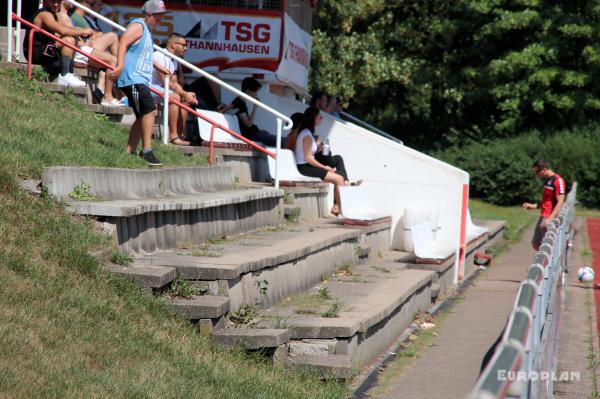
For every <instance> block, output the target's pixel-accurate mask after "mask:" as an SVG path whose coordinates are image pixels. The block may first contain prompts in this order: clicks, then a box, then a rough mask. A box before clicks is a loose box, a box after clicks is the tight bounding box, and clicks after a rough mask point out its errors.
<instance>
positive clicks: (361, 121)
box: [340, 111, 404, 145]
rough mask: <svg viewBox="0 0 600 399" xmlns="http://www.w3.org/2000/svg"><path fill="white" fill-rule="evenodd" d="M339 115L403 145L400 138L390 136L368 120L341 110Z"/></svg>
mask: <svg viewBox="0 0 600 399" xmlns="http://www.w3.org/2000/svg"><path fill="white" fill-rule="evenodd" d="M340 114H341V115H343V116H345V117H346V118H348V119H350V120H352V121H353V122H355V123H357V124H359V125H362V126H363V127H365V128H367V129H369V130H373V131H374V132H375V133H377V134H379V135H380V136H383V137H385V138H386V139H389V140H392V141H395V142H396V143H398V144H400V145H404V142H403V141H402V140H400V139H399V138H397V137H394V136H392V135H391V134H389V133H387V132H384V131H383V130H381V129H379V128H377V127H375V126H373V125H371V124H370V123H368V122H365V121H363V120H362V119H359V118H357V117H356V116H354V115H352V114H349V113H347V112H345V111H341V112H340Z"/></svg>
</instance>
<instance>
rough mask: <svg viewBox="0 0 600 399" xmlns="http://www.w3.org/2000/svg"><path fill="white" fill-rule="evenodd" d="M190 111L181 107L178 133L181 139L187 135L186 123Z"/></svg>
mask: <svg viewBox="0 0 600 399" xmlns="http://www.w3.org/2000/svg"><path fill="white" fill-rule="evenodd" d="M187 117H188V112H187V110H185V109H183V108H180V109H179V123H178V124H177V135H178V136H179V138H180V139H183V138H184V137H185V124H186V122H187Z"/></svg>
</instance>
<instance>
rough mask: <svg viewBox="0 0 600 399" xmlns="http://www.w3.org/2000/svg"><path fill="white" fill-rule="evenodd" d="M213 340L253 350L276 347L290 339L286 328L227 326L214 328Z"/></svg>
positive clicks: (217, 342) (224, 344)
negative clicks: (219, 328)
mask: <svg viewBox="0 0 600 399" xmlns="http://www.w3.org/2000/svg"><path fill="white" fill-rule="evenodd" d="M212 337H213V341H214V342H215V343H216V344H219V345H223V346H241V347H243V348H245V349H249V350H254V349H261V348H277V347H279V346H281V345H284V344H286V343H287V342H288V341H289V340H290V335H289V332H288V330H287V329H280V328H279V329H276V328H269V329H266V328H265V329H252V328H227V329H221V330H214V331H213V333H212Z"/></svg>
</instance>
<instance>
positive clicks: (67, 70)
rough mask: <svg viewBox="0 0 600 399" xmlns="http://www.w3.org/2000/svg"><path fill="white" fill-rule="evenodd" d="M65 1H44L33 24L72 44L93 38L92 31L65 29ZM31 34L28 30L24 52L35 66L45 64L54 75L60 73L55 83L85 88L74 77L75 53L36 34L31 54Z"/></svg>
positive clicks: (44, 36)
mask: <svg viewBox="0 0 600 399" xmlns="http://www.w3.org/2000/svg"><path fill="white" fill-rule="evenodd" d="M61 4H62V0H58V1H56V0H44V3H43V7H42V8H40V9H39V10H37V11H36V12H35V13H34V14H33V16H32V17H31V22H32V23H33V24H34V25H36V26H39V27H40V28H42V29H44V30H46V31H48V32H50V33H52V34H55V35H57V36H60V37H61V39H62V40H63V41H65V42H67V43H69V44H72V45H75V43H76V42H75V38H76V37H79V36H84V37H85V36H92V35H93V34H94V31H93V30H92V29H78V28H73V27H71V26H66V25H64V24H61V23H60V22H59V21H58V14H59V13H60V9H61ZM29 31H30V29H29V28H27V29H26V33H25V41H24V42H23V53H24V54H25V57H27V58H28V59H29V58H30V57H31V62H33V63H34V64H41V65H43V66H44V67H45V68H46V70H47V71H48V72H49V73H51V74H58V78H57V79H56V83H58V84H61V85H66V86H72V87H83V86H85V82H84V81H82V80H81V79H79V78H78V77H77V76H75V75H74V74H73V53H74V51H73V50H72V49H70V48H69V47H67V46H63V45H62V44H60V43H58V42H56V41H54V40H53V39H51V38H49V37H47V36H46V35H43V34H41V33H37V34H35V35H34V36H33V43H32V45H33V47H32V53H31V54H28V52H29Z"/></svg>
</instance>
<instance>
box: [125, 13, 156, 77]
mask: <svg viewBox="0 0 600 399" xmlns="http://www.w3.org/2000/svg"><path fill="white" fill-rule="evenodd" d="M135 23H138V24H142V26H143V27H144V33H143V34H142V37H141V38H140V40H138V42H137V43H134V44H132V45H131V46H129V48H128V49H127V52H126V53H125V66H124V68H123V71H122V72H121V74H120V75H119V78H118V79H117V86H118V87H126V86H131V85H134V84H139V83H141V84H145V85H149V84H150V82H151V81H152V68H153V66H152V53H153V45H154V44H153V43H152V35H151V33H150V30H149V29H148V26H147V25H146V23H145V22H144V19H143V18H136V19H134V20H133V21H131V23H130V24H129V25H131V24H135Z"/></svg>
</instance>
